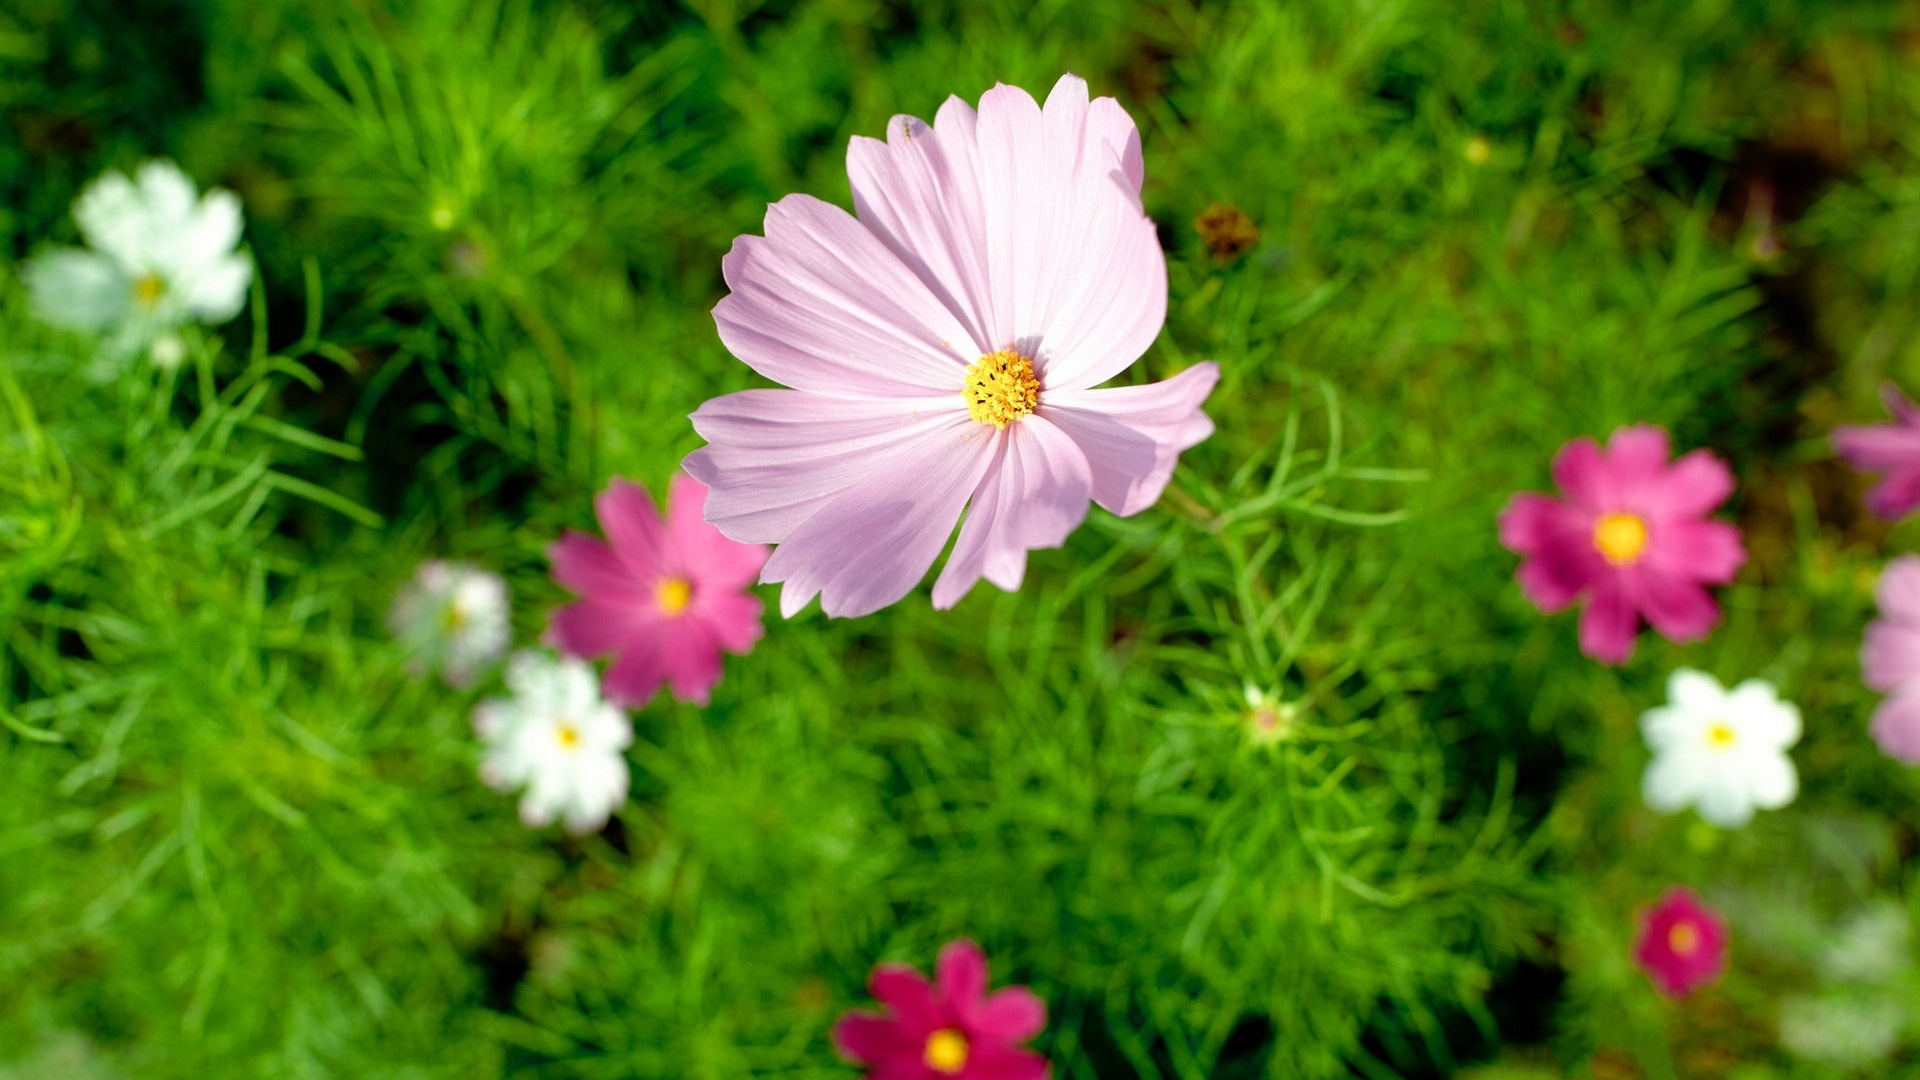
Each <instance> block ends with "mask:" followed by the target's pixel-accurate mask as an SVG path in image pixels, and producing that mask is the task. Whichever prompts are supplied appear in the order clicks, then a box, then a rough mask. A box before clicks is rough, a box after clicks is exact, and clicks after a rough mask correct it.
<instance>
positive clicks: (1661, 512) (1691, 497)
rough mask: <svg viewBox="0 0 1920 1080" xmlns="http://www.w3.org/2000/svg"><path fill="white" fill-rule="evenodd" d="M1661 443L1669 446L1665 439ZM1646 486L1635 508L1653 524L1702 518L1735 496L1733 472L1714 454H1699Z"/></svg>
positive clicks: (1684, 457)
mask: <svg viewBox="0 0 1920 1080" xmlns="http://www.w3.org/2000/svg"><path fill="white" fill-rule="evenodd" d="M1661 443H1662V446H1664V445H1665V437H1664V435H1663V436H1662V439H1661ZM1643 484H1644V487H1642V489H1641V491H1640V492H1639V494H1638V497H1637V498H1636V499H1635V500H1634V506H1633V507H1632V508H1633V509H1636V510H1638V511H1640V513H1641V514H1642V515H1643V516H1644V517H1646V518H1647V519H1648V520H1649V521H1650V522H1653V523H1656V524H1659V523H1665V522H1669V521H1674V520H1678V519H1686V518H1699V517H1705V516H1706V515H1708V514H1711V513H1713V512H1714V511H1715V510H1717V509H1719V507H1720V504H1721V503H1724V502H1726V501H1727V496H1729V495H1731V494H1733V470H1732V469H1729V468H1728V467H1727V464H1726V462H1724V461H1721V460H1720V459H1719V458H1717V457H1715V456H1714V455H1713V452H1712V451H1709V450H1695V451H1693V452H1692V453H1688V454H1683V455H1681V457H1680V460H1678V461H1676V462H1674V463H1673V465H1672V466H1671V467H1669V468H1667V469H1666V470H1665V471H1664V472H1663V473H1661V474H1659V475H1657V476H1656V477H1655V478H1654V479H1652V480H1651V481H1643Z"/></svg>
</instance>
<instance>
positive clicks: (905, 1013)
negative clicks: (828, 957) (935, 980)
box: [867, 964, 952, 1045]
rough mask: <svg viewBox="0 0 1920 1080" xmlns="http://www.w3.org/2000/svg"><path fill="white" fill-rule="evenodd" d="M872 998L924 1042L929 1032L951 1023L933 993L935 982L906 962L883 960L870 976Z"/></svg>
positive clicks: (920, 1042)
mask: <svg viewBox="0 0 1920 1080" xmlns="http://www.w3.org/2000/svg"><path fill="white" fill-rule="evenodd" d="M867 990H868V992H869V993H871V994H872V995H873V999H874V1000H875V1001H878V1002H879V1003H880V1004H882V1005H885V1006H886V1007H887V1009H888V1010H889V1011H890V1012H892V1013H893V1015H894V1017H895V1018H896V1019H898V1020H899V1022H900V1026H901V1027H902V1028H903V1029H904V1030H905V1031H906V1033H907V1034H908V1035H910V1036H912V1037H913V1039H914V1040H915V1044H916V1045H924V1044H925V1042H926V1038H927V1036H928V1035H931V1034H933V1033H934V1032H936V1031H939V1030H940V1029H941V1028H944V1027H947V1026H948V1025H949V1024H951V1023H952V1020H951V1018H949V1017H948V1016H947V1013H946V1011H945V1010H943V1009H941V1008H940V1004H939V1001H938V999H936V998H935V997H934V993H933V984H932V983H929V982H928V981H927V979H926V977H925V976H923V975H921V974H920V973H919V972H917V971H915V970H913V969H912V968H910V967H907V966H906V965H904V964H881V965H880V966H879V967H876V968H874V969H873V976H872V977H871V978H869V979H868V980H867Z"/></svg>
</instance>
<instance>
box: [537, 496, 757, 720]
mask: <svg viewBox="0 0 1920 1080" xmlns="http://www.w3.org/2000/svg"><path fill="white" fill-rule="evenodd" d="M706 498H707V489H706V488H705V487H704V486H703V485H702V484H701V483H700V482H699V481H698V480H695V479H693V478H692V477H688V476H684V475H676V476H675V477H674V478H673V490H672V492H671V493H670V494H669V498H668V503H667V517H666V520H665V521H662V520H661V519H660V514H659V513H658V512H657V511H655V510H654V507H653V500H652V499H650V498H648V497H647V493H646V492H645V491H642V490H641V489H640V488H638V487H635V486H634V485H632V484H630V483H627V482H626V481H625V480H615V481H614V482H613V483H612V484H610V485H608V487H607V490H606V491H604V492H602V493H601V495H600V497H599V498H598V499H595V500H594V510H595V512H596V513H597V514H598V515H599V517H600V527H601V528H602V529H604V530H606V534H607V539H608V540H610V541H612V543H611V544H605V543H601V542H600V541H599V540H596V539H594V538H593V537H591V536H587V535H585V534H584V533H577V532H571V531H570V532H568V533H567V534H566V535H565V536H563V537H561V538H560V541H559V542H558V543H556V544H554V545H553V546H552V547H550V548H548V549H547V558H549V559H551V560H552V561H553V578H554V580H555V581H558V582H559V583H560V584H562V585H564V586H566V587H567V588H569V589H572V590H573V591H574V592H576V593H578V594H580V602H579V603H576V604H569V605H567V606H566V607H563V608H561V609H560V610H558V611H556V612H554V613H553V628H552V640H553V643H554V644H555V645H557V646H558V647H559V648H560V649H562V650H563V651H565V652H568V653H571V654H573V655H574V656H579V657H586V658H592V657H598V656H612V657H613V658H614V660H613V665H612V666H611V667H609V668H608V669H607V674H606V677H605V679H603V680H602V687H603V689H604V692H605V693H606V695H607V699H608V700H609V701H612V702H614V703H616V704H618V705H623V706H626V707H628V708H639V707H640V706H642V705H645V704H646V703H647V702H648V701H650V700H652V698H653V695H654V694H655V693H657V692H658V691H659V689H660V687H661V685H662V684H667V685H670V686H672V687H673V696H674V697H677V698H679V699H680V700H681V701H692V702H695V703H697V704H701V705H704V704H706V703H707V695H708V693H709V692H710V691H712V689H713V686H714V684H715V683H717V682H719V681H720V652H721V650H722V649H724V650H726V651H727V652H731V653H745V652H746V651H747V650H749V649H751V648H753V643H754V642H756V641H758V640H760V611H761V606H760V598H759V597H757V596H754V595H753V594H752V593H749V592H747V591H746V590H747V587H748V586H750V585H752V584H753V579H754V576H755V575H756V574H758V573H759V572H760V568H761V566H762V565H764V564H765V563H766V561H767V549H766V548H763V547H756V546H754V545H752V544H737V543H734V542H733V541H732V540H729V539H727V538H726V537H725V536H722V535H720V531H719V530H718V529H715V528H714V527H713V526H711V525H709V524H707V523H706V522H705V521H703V520H701V517H700V508H701V505H702V504H703V503H704V502H705V501H706Z"/></svg>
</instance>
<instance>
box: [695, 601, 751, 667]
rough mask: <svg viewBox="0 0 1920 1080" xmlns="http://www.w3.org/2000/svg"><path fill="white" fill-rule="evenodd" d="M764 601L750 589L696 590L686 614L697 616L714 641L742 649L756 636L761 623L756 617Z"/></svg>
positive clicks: (733, 650) (732, 650)
mask: <svg viewBox="0 0 1920 1080" xmlns="http://www.w3.org/2000/svg"><path fill="white" fill-rule="evenodd" d="M764 610H765V605H763V604H762V603H760V598H759V597H757V596H754V595H753V594H752V593H740V592H730V593H720V594H718V595H710V596H701V595H699V594H696V598H695V600H694V607H692V608H690V609H688V612H687V616H686V617H687V618H690V619H698V620H699V621H700V623H701V624H702V625H704V626H705V627H706V628H707V632H708V634H709V635H711V636H712V638H713V640H714V642H715V643H716V644H718V645H719V646H720V647H721V648H723V649H725V650H727V651H728V652H730V653H736V654H739V653H746V652H748V651H750V650H751V649H752V648H753V644H754V642H756V641H759V640H760V636H761V634H762V633H763V632H764V627H763V626H762V624H761V621H760V617H761V615H762V613H763V612H764Z"/></svg>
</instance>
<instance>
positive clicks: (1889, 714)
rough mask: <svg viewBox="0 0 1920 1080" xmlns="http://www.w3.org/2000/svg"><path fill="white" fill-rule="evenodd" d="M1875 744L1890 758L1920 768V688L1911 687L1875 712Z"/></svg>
mask: <svg viewBox="0 0 1920 1080" xmlns="http://www.w3.org/2000/svg"><path fill="white" fill-rule="evenodd" d="M1870 730H1871V733H1872V735H1873V741H1874V742H1876V743H1879V744H1880V749H1881V750H1882V751H1884V752H1885V753H1886V755H1887V756H1888V757H1890V758H1893V759H1894V760H1896V761H1899V762H1902V763H1904V764H1907V765H1920V687H1909V688H1907V689H1906V690H1904V691H1903V692H1901V693H1897V694H1894V695H1893V696H1892V697H1890V698H1888V699H1886V700H1885V701H1882V702H1881V703H1880V706H1879V708H1876V709H1875V710H1873V726H1872V728H1871V729H1870Z"/></svg>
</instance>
